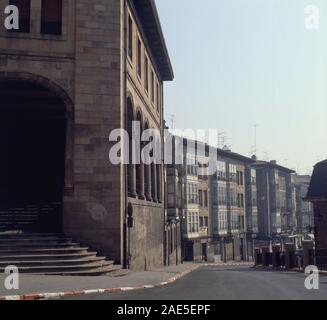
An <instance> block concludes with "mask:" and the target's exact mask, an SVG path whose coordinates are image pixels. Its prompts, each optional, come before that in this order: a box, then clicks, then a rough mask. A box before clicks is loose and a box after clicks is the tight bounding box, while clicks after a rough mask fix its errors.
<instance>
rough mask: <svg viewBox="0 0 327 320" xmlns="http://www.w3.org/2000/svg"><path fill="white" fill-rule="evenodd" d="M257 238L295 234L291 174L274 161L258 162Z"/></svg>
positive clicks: (256, 166) (291, 172) (256, 167)
mask: <svg viewBox="0 0 327 320" xmlns="http://www.w3.org/2000/svg"><path fill="white" fill-rule="evenodd" d="M253 167H254V168H255V169H256V176H257V199H258V229H259V238H261V239H272V238H274V237H280V236H281V235H286V236H287V235H291V234H292V233H293V232H295V231H296V217H295V196H294V188H293V183H292V181H293V173H294V171H293V170H290V169H288V168H285V167H283V166H280V165H278V164H277V162H276V161H271V162H265V161H257V162H256V163H255V164H254V165H253Z"/></svg>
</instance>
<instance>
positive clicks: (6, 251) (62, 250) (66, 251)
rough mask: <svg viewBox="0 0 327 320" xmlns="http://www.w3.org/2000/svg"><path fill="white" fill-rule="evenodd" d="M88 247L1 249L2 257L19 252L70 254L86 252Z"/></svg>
mask: <svg viewBox="0 0 327 320" xmlns="http://www.w3.org/2000/svg"><path fill="white" fill-rule="evenodd" d="M87 251H88V248H87V247H68V248H37V247H35V248H31V247H26V248H8V247H7V248H6V249H0V257H1V256H7V255H8V254H10V255H19V254H27V253H28V254H63V253H64V254H70V253H86V252H87Z"/></svg>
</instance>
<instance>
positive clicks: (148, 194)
mask: <svg viewBox="0 0 327 320" xmlns="http://www.w3.org/2000/svg"><path fill="white" fill-rule="evenodd" d="M148 129H149V125H148V123H147V122H146V123H145V125H144V130H148ZM144 181H145V196H146V199H147V200H148V201H151V200H152V192H151V165H146V164H145V165H144Z"/></svg>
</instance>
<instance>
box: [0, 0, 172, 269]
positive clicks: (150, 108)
mask: <svg viewBox="0 0 327 320" xmlns="http://www.w3.org/2000/svg"><path fill="white" fill-rule="evenodd" d="M8 4H9V0H0V8H1V10H2V11H3V9H4V8H5V6H7V5H8ZM11 4H16V5H17V6H18V7H19V9H20V13H21V16H20V29H19V30H12V31H8V30H6V29H5V28H4V26H3V24H1V25H0V88H1V90H0V119H1V126H0V127H1V129H0V130H1V147H2V150H7V153H6V152H5V153H3V156H2V158H1V166H0V167H1V170H2V173H1V186H0V189H1V190H5V192H4V193H1V197H2V198H1V201H0V215H2V217H5V216H4V214H3V213H4V212H5V210H4V208H8V207H10V210H12V211H11V212H14V211H15V208H17V206H19V207H20V208H21V209H22V208H23V209H24V210H25V211H28V208H29V206H30V205H37V206H38V207H39V208H41V209H40V210H39V211H38V214H37V217H36V220H33V219H30V220H28V221H27V218H26V217H27V216H28V215H27V214H26V215H24V216H23V217H22V216H20V217H21V219H20V220H19V219H18V220H17V219H16V220H12V219H11V217H7V218H4V220H5V221H6V223H5V224H2V225H1V229H3V230H11V229H15V230H17V229H19V230H23V231H25V232H38V233H40V232H41V233H48V232H51V233H52V232H56V233H65V234H66V235H69V236H72V237H74V238H75V239H77V240H78V241H80V242H82V243H83V244H87V245H89V246H91V247H92V248H94V249H96V250H98V251H99V252H100V253H102V254H103V255H105V256H107V257H110V258H111V259H113V260H115V262H116V263H121V264H125V266H129V267H131V268H133V269H142V270H144V269H148V268H152V267H155V266H160V265H162V264H163V261H164V253H163V242H164V241H163V240H164V225H165V223H166V221H165V212H164V203H163V170H162V165H160V164H156V165H151V166H146V165H144V164H143V163H140V164H138V165H129V166H128V167H125V166H124V165H114V164H112V163H111V162H110V161H109V157H108V154H109V150H110V147H111V146H112V145H113V143H109V141H108V136H109V134H110V133H111V131H112V130H114V129H117V128H126V129H127V130H128V131H129V133H131V127H132V126H131V122H132V121H139V122H140V123H141V130H143V129H147V128H153V129H157V130H159V132H162V130H163V82H164V81H170V80H172V79H173V71H172V67H171V63H170V60H169V56H168V53H167V48H166V45H165V41H164V37H163V34H162V30H161V26H160V22H159V18H158V13H157V10H156V6H155V2H154V1H153V0H147V1H146V0H109V1H108V0H97V1H95V0H79V1H69V0H51V1H46V0H42V1H41V0H15V1H11ZM9 137H10V138H9ZM8 141H9V142H10V143H8ZM13 145H14V148H13V147H12V146H13ZM130 149H131V145H130ZM22 157H23V158H24V159H22ZM22 160H23V161H22ZM126 177H127V179H126ZM128 207H129V208H133V209H132V210H129V214H130V216H128ZM45 208H47V210H44V209H45ZM49 208H50V209H49ZM25 211H24V212H25ZM45 211H46V214H45V213H44V212H45ZM44 215H45V216H44ZM6 219H7V220H6ZM12 221H14V222H12ZM40 221H42V223H40Z"/></svg>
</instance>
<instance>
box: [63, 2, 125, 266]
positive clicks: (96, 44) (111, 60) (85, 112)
mask: <svg viewBox="0 0 327 320" xmlns="http://www.w3.org/2000/svg"><path fill="white" fill-rule="evenodd" d="M122 12H123V8H122V7H121V1H119V0H116V1H106V0H97V1H95V0H93V1H90V0H80V1H78V2H77V4H76V42H75V52H76V60H75V130H74V134H75V137H74V149H75V154H74V156H75V157H74V190H73V192H72V193H71V194H69V195H66V197H65V206H64V231H65V232H66V233H67V234H68V235H71V236H74V237H76V238H77V239H79V240H80V241H81V242H82V243H85V244H87V245H89V246H91V247H92V248H94V249H97V250H99V251H100V253H102V254H104V255H106V256H108V257H110V258H111V259H114V260H115V261H116V262H122V213H123V211H124V210H123V202H122V198H123V191H122V190H123V188H122V181H124V180H123V178H122V170H121V167H120V166H114V165H112V164H111V163H110V162H109V148H110V144H109V140H108V137H109V134H110V132H111V130H113V129H116V128H121V127H122V116H121V115H122V108H123V105H124V104H123V102H122V99H121V96H122V93H121V90H122V85H121V78H122V70H121V59H122V55H121V46H122V39H121V38H122V37H121V34H122V31H121V29H122V19H123V14H122Z"/></svg>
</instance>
